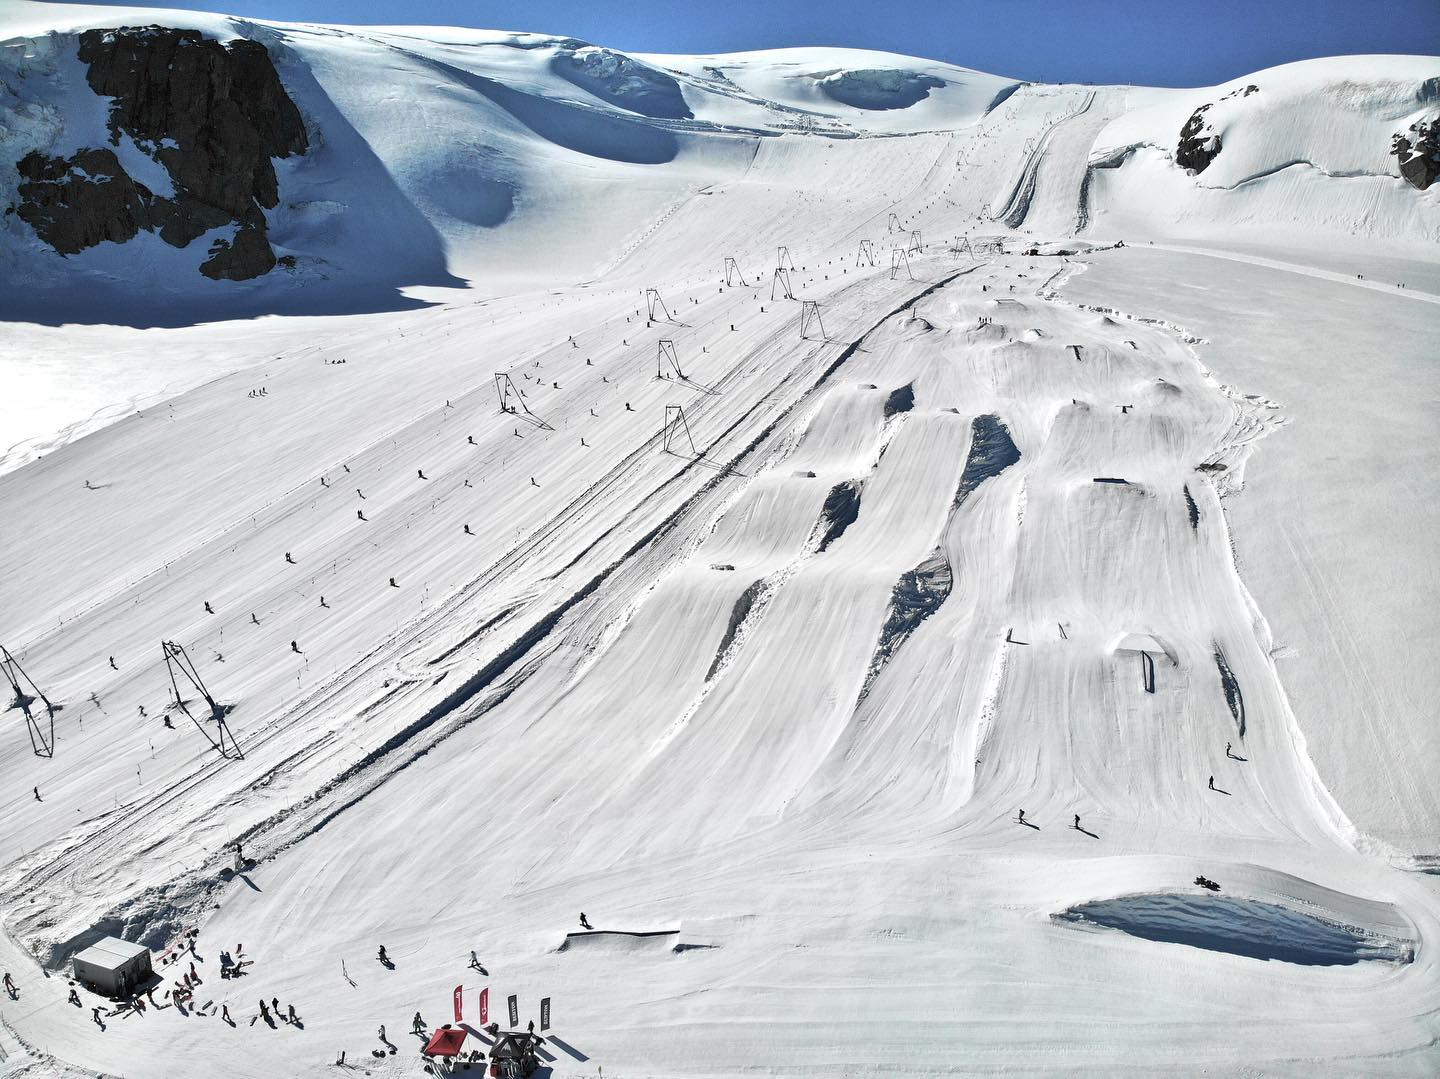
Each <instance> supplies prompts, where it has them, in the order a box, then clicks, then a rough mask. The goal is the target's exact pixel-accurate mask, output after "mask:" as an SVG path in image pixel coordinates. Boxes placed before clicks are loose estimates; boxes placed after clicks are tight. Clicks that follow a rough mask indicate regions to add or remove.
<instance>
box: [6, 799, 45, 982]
mask: <svg viewBox="0 0 1440 1079" xmlns="http://www.w3.org/2000/svg"><path fill="white" fill-rule="evenodd" d="M35 801H37V802H43V801H45V799H44V798H41V797H40V788H39V787H36V788H35ZM5 977H7V978H8V977H10V975H8V974H7V975H5Z"/></svg>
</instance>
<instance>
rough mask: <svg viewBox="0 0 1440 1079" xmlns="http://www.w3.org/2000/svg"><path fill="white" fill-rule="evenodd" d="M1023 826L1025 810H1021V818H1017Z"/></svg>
mask: <svg viewBox="0 0 1440 1079" xmlns="http://www.w3.org/2000/svg"><path fill="white" fill-rule="evenodd" d="M1016 819H1017V820H1019V822H1020V823H1021V824H1024V823H1025V810H1023V809H1022V810H1020V816H1019V817H1017V818H1016Z"/></svg>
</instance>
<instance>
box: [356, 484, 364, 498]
mask: <svg viewBox="0 0 1440 1079" xmlns="http://www.w3.org/2000/svg"><path fill="white" fill-rule="evenodd" d="M355 493H356V494H357V495H359V496H360V497H361V498H364V497H365V492H364V491H362V490H360V488H358V487H357V488H355Z"/></svg>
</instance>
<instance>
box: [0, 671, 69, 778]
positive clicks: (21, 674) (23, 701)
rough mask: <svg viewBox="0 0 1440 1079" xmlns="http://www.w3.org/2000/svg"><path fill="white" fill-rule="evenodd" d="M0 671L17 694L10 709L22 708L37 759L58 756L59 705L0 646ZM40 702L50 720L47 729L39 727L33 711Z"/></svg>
mask: <svg viewBox="0 0 1440 1079" xmlns="http://www.w3.org/2000/svg"><path fill="white" fill-rule="evenodd" d="M0 670H3V671H4V672H5V680H6V681H7V682H9V683H10V689H11V690H12V691H13V692H14V694H15V699H14V700H13V701H12V702H11V704H10V705H9V707H10V708H19V709H20V711H21V712H23V713H24V714H25V730H26V732H27V733H28V734H29V735H30V748H31V750H32V751H33V752H34V753H35V756H37V757H53V756H55V710H56V708H57V707H59V706H58V705H56V704H55V703H54V702H52V701H51V700H50V698H49V697H47V696H45V694H44V693H43V692H42V691H41V689H40V687H39V686H37V685H36V684H35V680H34V679H33V678H31V677H30V676H29V675H28V674H26V673H25V671H24V670H23V669H22V668H21V666H20V661H19V660H17V659H16V658H15V657H14V656H12V655H11V654H10V650H9V649H7V648H4V647H3V646H0ZM27 685H28V686H29V687H30V690H29V692H26V690H25V686H27ZM37 700H39V701H40V702H41V703H43V704H44V705H45V715H46V718H47V719H48V721H49V722H48V723H47V725H46V727H42V726H41V725H40V721H39V720H38V719H36V718H35V713H34V712H33V711H32V710H31V708H30V706H31V705H32V704H34V703H35V702H36V701H37ZM47 728H48V729H47Z"/></svg>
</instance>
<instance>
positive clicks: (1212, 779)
mask: <svg viewBox="0 0 1440 1079" xmlns="http://www.w3.org/2000/svg"><path fill="white" fill-rule="evenodd" d="M1210 789H1211V790H1212V791H1213V790H1214V789H1215V777H1214V776H1211V777H1210Z"/></svg>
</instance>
